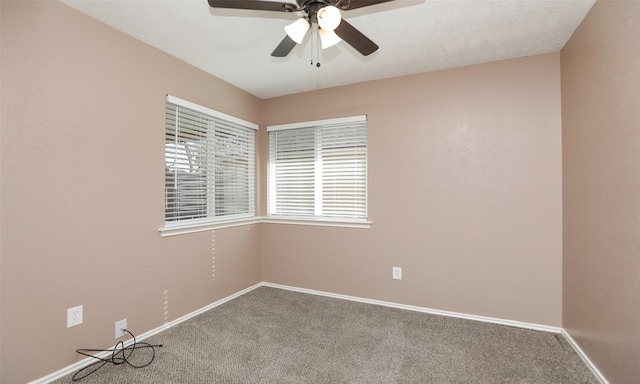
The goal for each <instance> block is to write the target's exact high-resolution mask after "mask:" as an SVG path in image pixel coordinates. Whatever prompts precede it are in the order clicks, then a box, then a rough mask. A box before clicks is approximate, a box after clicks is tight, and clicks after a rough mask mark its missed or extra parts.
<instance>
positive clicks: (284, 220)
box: [261, 115, 373, 228]
mask: <svg viewBox="0 0 640 384" xmlns="http://www.w3.org/2000/svg"><path fill="white" fill-rule="evenodd" d="M348 123H354V124H355V123H364V124H365V126H366V125H367V116H366V115H356V116H348V117H339V118H331V119H322V120H313V121H305V122H296V123H289V124H279V125H270V126H267V133H268V135H269V138H268V141H269V153H268V172H267V183H268V186H267V211H268V212H267V217H265V218H263V219H262V220H261V222H265V223H280V224H295V225H314V226H332V227H348V228H370V227H371V226H372V224H373V223H372V222H371V221H370V219H369V206H368V202H369V196H368V190H369V172H368V150H369V143H368V129H367V134H366V147H365V164H364V166H365V175H366V179H365V192H364V193H365V197H364V204H365V208H364V211H365V217H362V218H356V217H330V216H319V215H316V214H315V213H314V215H313V216H304V215H300V216H298V215H282V214H274V213H273V212H272V211H273V207H274V204H275V202H274V200H273V199H274V194H275V185H274V181H273V177H274V167H275V164H274V163H273V161H272V158H271V154H272V148H271V132H275V131H282V130H292V129H305V128H313V127H320V126H331V125H340V124H348ZM314 143H315V144H317V142H315V140H314ZM316 182H317V180H316ZM315 193H316V195H317V194H318V193H320V194H321V191H320V192H319V191H318V189H317V185H316V189H315ZM317 199H318V197H317V196H316V201H317ZM314 209H316V210H317V206H316V204H315V203H314Z"/></svg>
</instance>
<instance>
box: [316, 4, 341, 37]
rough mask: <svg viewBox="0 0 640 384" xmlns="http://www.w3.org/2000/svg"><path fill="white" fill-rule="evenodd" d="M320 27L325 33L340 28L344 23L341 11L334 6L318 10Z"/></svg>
mask: <svg viewBox="0 0 640 384" xmlns="http://www.w3.org/2000/svg"><path fill="white" fill-rule="evenodd" d="M317 18H318V25H319V26H320V28H322V29H324V30H325V31H333V30H334V29H336V28H338V25H340V22H341V21H342V15H341V14H340V10H339V9H338V8H336V7H334V6H333V5H329V6H326V7H323V8H320V10H318V14H317Z"/></svg>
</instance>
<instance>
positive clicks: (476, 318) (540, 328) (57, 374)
mask: <svg viewBox="0 0 640 384" xmlns="http://www.w3.org/2000/svg"><path fill="white" fill-rule="evenodd" d="M262 286H264V287H271V288H278V289H284V290H288V291H295V292H301V293H307V294H312V295H318V296H326V297H332V298H336V299H342V300H350V301H356V302H361V303H367V304H374V305H381V306H385V307H391V308H398V309H404V310H409V311H415V312H422V313H428V314H433V315H440V316H448V317H457V318H462V319H468V320H474V321H482V322H486V323H494V324H500V325H508V326H512V327H518V328H525V329H532V330H536V331H544V332H551V333H559V334H562V335H563V336H565V337H566V338H567V340H569V343H570V344H571V346H572V347H573V349H574V350H575V351H576V352H577V353H578V355H579V356H580V357H581V358H582V360H584V362H585V363H586V364H587V366H588V367H589V368H590V369H591V370H592V371H593V373H594V374H595V375H596V377H597V378H598V379H599V380H600V381H601V382H602V384H608V382H607V380H606V379H605V378H604V376H603V375H602V373H601V372H600V371H599V370H598V369H597V368H596V366H595V365H594V364H593V363H592V362H591V360H589V358H588V357H587V355H586V354H585V353H584V351H582V349H581V348H580V346H578V344H577V343H576V342H575V340H573V338H571V336H570V335H569V334H568V333H567V332H566V331H565V330H564V329H562V328H560V327H551V326H547V325H541V324H534V323H527V322H521V321H514V320H506V319H500V318H494V317H486V316H476V315H469V314H464V313H458V312H450V311H442V310H438V309H431V308H423V307H417V306H413V305H406V304H398V303H393V302H388V301H381V300H373V299H366V298H362V297H356V296H348V295H341V294H336V293H330V292H323V291H316V290H313V289H306V288H298V287H292V286H288V285H281V284H273V283H267V282H262V283H258V284H255V285H253V286H251V287H248V288H246V289H243V290H241V291H239V292H236V293H234V294H232V295H230V296H227V297H225V298H223V299H220V300H218V301H216V302H214V303H211V304H209V305H207V306H205V307H202V308H200V309H198V310H196V311H193V312H191V313H189V314H187V315H185V316H182V317H180V318H177V319H175V320H173V321H170V322H168V323H166V324H163V325H162V326H160V327H158V328H155V329H152V330H151V331H149V332H146V333H143V334H141V335H140V336H136V340H138V341H142V340H144V339H146V338H149V337H151V336H153V335H156V334H158V333H160V332H162V331H164V330H167V329H169V328H171V327H173V326H175V325H177V324H180V323H182V322H184V321H186V320H189V319H191V318H192V317H195V316H197V315H199V314H201V313H203V312H206V311H208V310H210V309H213V308H215V307H217V306H219V305H222V304H224V303H226V302H228V301H230V300H233V299H235V298H237V297H239V296H242V295H244V294H245V293H248V292H250V291H253V290H254V289H256V288H259V287H262ZM132 342H133V340H129V341H127V342H125V346H127V345H130V344H131V343H132ZM108 355H109V353H108V352H107V353H103V354H100V355H96V356H98V357H107V356H108ZM93 362H95V359H92V358H86V359H84V360H82V361H79V362H77V363H74V364H72V365H69V366H68V367H66V368H63V369H61V370H59V371H57V372H54V373H52V374H50V375H47V376H45V377H42V378H40V379H37V380H34V381H32V382H30V384H47V383H51V382H53V381H55V380H58V379H59V378H61V377H64V376H67V375H70V374H72V373H74V372H76V371H78V370H80V369H82V368H84V367H86V366H88V365H89V364H91V363H93Z"/></svg>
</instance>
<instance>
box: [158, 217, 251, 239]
mask: <svg viewBox="0 0 640 384" xmlns="http://www.w3.org/2000/svg"><path fill="white" fill-rule="evenodd" d="M257 223H260V218H259V217H251V218H246V219H234V220H228V221H215V222H208V223H197V224H187V225H171V226H167V227H163V228H160V229H159V230H158V231H159V232H160V236H161V237H168V236H176V235H184V234H187V233H196V232H202V231H212V230H215V229H222V228H231V227H240V226H243V225H251V224H257Z"/></svg>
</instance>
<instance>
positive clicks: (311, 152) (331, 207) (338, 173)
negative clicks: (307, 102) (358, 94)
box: [267, 116, 367, 222]
mask: <svg viewBox="0 0 640 384" xmlns="http://www.w3.org/2000/svg"><path fill="white" fill-rule="evenodd" d="M267 130H268V131H269V194H268V200H269V217H270V218H282V219H298V220H300V219H302V220H319V221H351V222H366V221H367V121H366V116H353V117H347V118H339V119H330V120H322V121H313V122H307V123H296V124H286V125H278V126H270V127H267Z"/></svg>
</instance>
